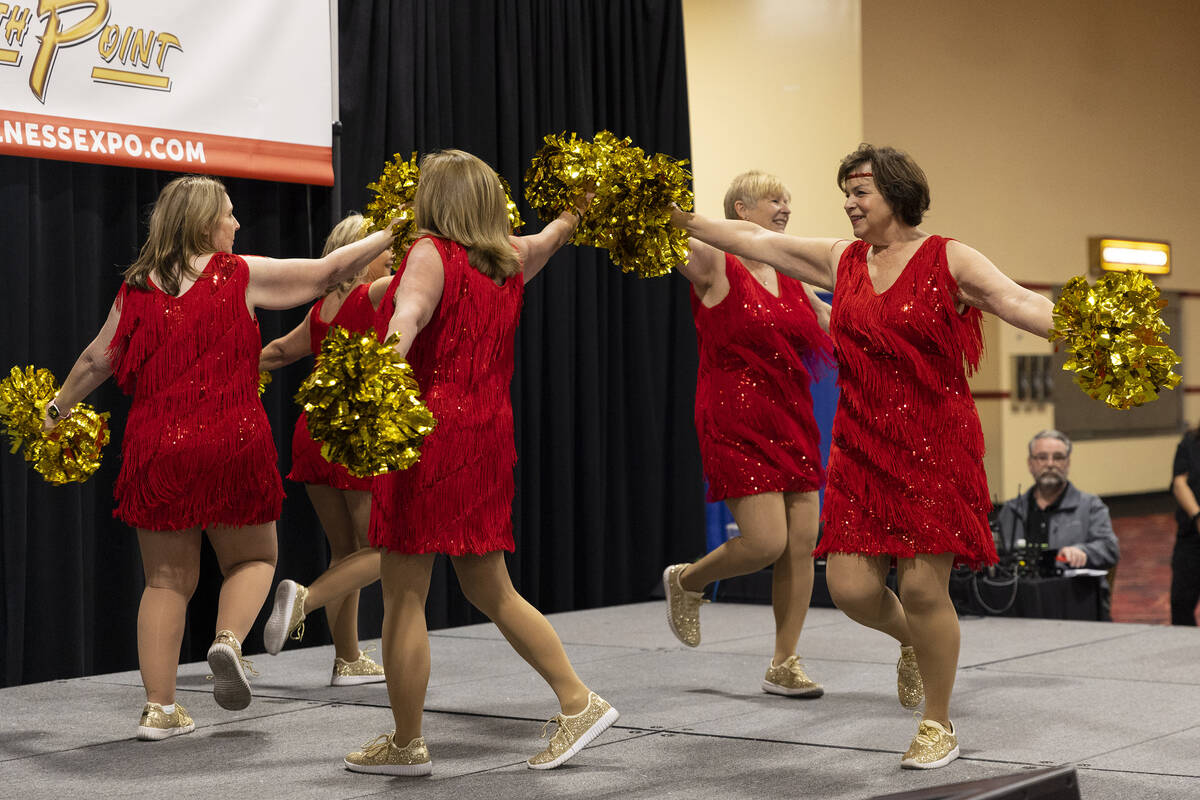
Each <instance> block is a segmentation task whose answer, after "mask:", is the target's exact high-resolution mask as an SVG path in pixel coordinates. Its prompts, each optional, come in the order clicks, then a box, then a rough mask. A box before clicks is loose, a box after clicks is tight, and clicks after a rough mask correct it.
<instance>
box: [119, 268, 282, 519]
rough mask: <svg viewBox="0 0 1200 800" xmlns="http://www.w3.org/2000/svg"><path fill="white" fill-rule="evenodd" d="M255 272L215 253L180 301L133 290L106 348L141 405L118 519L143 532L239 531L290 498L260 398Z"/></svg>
mask: <svg viewBox="0 0 1200 800" xmlns="http://www.w3.org/2000/svg"><path fill="white" fill-rule="evenodd" d="M249 278H250V270H249V267H247V266H246V262H245V261H243V260H242V259H241V258H240V257H238V256H235V255H231V254H229V253H216V254H214V255H213V256H212V257H211V258H210V259H209V261H208V264H207V265H205V267H204V270H203V272H202V273H201V275H200V277H199V278H198V279H197V280H196V282H195V284H193V285H192V286H191V288H189V289H188V290H187V291H186V292H184V293H183V294H182V295H181V296H179V297H172V296H171V295H168V294H166V293H165V292H163V291H161V290H159V289H158V288H150V289H137V288H134V287H132V286H130V285H128V284H124V285H122V286H121V290H120V292H118V293H117V300H116V305H117V309H118V310H119V311H120V313H121V319H120V322H119V324H118V326H117V331H116V334H115V335H114V336H113V340H112V343H111V344H110V345H109V351H108V355H109V359H110V362H111V364H112V369H113V374H114V376H115V377H116V380H117V385H118V386H120V387H121V390H122V391H124V392H125V393H126V394H128V395H131V396H132V398H133V403H132V406H131V407H130V409H129V420H128V422H126V424H125V435H124V438H123V439H122V441H121V472H120V474H119V475H118V476H117V483H116V486H115V488H114V490H113V493H114V495H115V496H116V500H117V506H116V509H115V510H114V511H113V516H115V517H118V518H119V519H121V520H124V521H125V522H126V523H128V524H130V525H133V526H134V527H137V528H143V529H146V530H158V531H165V530H183V529H186V528H192V527H209V526H212V525H226V526H231V527H240V526H243V525H259V524H263V523H267V522H273V521H274V520H276V519H278V518H279V511H280V505H281V503H282V502H283V486H282V482H281V481H280V479H279V469H278V467H277V465H276V457H275V442H274V439H273V437H272V435H271V426H270V425H269V424H268V422H267V415H266V412H265V411H264V410H263V405H262V402H261V401H260V400H259V398H258V356H259V353H260V352H261V351H262V342H261V339H260V338H259V330H258V321H257V320H255V319H254V317H252V316H251V315H250V312H249V310H248V309H247V308H246V286H247V284H248V282H249Z"/></svg>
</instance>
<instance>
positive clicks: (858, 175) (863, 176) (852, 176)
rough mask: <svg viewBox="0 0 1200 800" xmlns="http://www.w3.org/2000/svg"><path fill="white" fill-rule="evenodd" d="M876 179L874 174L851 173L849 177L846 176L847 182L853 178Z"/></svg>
mask: <svg viewBox="0 0 1200 800" xmlns="http://www.w3.org/2000/svg"><path fill="white" fill-rule="evenodd" d="M874 177H875V173H874V172H851V173H850V174H849V175H847V176H846V180H850V179H851V178H874Z"/></svg>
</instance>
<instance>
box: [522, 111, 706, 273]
mask: <svg viewBox="0 0 1200 800" xmlns="http://www.w3.org/2000/svg"><path fill="white" fill-rule="evenodd" d="M542 141H543V145H542V147H541V149H539V150H538V152H537V153H536V154H535V155H534V157H533V160H532V162H531V163H530V166H529V169H528V170H527V171H526V173H525V199H526V200H528V201H529V205H531V206H532V207H533V208H535V209H537V211H538V215H539V216H540V217H541V218H542V219H544V220H547V221H549V220H551V219H554V218H555V217H556V216H558V214H560V213H562V212H563V211H568V210H570V209H571V208H572V207H573V206H574V205H575V203H576V202H577V201H578V198H579V197H580V196H581V195H582V194H584V193H585V192H586V191H588V190H591V189H594V191H595V199H594V200H593V202H592V207H591V209H590V210H589V211H588V214H587V215H586V216H585V218H584V219H583V220H581V221H580V224H579V227H578V228H577V229H576V230H575V233H574V234H573V235H572V237H571V241H572V242H573V243H575V244H586V245H591V246H592V247H601V248H604V249H606V250H608V252H609V257H610V258H612V260H613V263H615V264H616V265H617V266H619V267H620V268H621V270H622V271H624V272H633V273H636V274H637V275H639V276H640V277H643V278H645V277H654V276H658V275H666V274H667V273H668V272H670V271H671V270H672V269H674V268H675V267H676V266H678V265H679V264H681V263H683V262H684V261H685V260H686V259H687V253H688V244H687V233H686V232H685V231H683V230H681V229H679V228H676V227H675V226H673V225H671V207H672V205H678V206H679V207H680V208H682V209H684V210H685V211H686V210H690V209H691V208H692V203H693V200H694V195H693V194H692V190H691V186H690V184H691V177H692V176H691V174H690V173H689V172H688V171H687V170H686V169H685V168H684V165H685V164H686V163H687V162H686V161H676V160H674V159H672V158H669V157H668V156H665V155H662V154H661V153H659V154H655V155H653V156H650V157H647V156H646V153H645V151H643V150H642V148H640V147H635V146H634V145H633V144H632V142H630V140H629V138H628V137H626V138H624V139H618V138H617V137H616V136H615V135H614V134H612V133H611V132H609V131H600V132H599V133H597V134H596V136H595V138H594V139H593V140H592V141H590V142H589V141H586V140H583V139H580V138H579V137H578V134H576V133H571V134H570V137H569V138H568V137H567V135H566V134H549V135H547V136H545V137H544V138H543V140H542Z"/></svg>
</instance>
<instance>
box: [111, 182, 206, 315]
mask: <svg viewBox="0 0 1200 800" xmlns="http://www.w3.org/2000/svg"><path fill="white" fill-rule="evenodd" d="M227 196H228V195H227V193H226V192H225V184H223V183H221V182H220V181H219V180H217V179H216V178H210V177H208V176H207V175H184V176H183V177H180V178H176V179H175V180H173V181H171V182H170V183H168V184H167V185H166V186H164V187H163V188H162V191H161V192H159V193H158V199H157V200H155V201H154V209H153V210H152V211H151V212H150V233H149V235H148V236H147V237H146V241H145V243H144V244H143V245H142V250H141V252H140V253H138V257H137V260H135V261H134V262H133V263H132V264H130V265H129V268H128V269H126V270H125V282H126V283H128V284H129V285H130V286H136V287H137V288H139V289H148V288H150V284H149V277H150V273H152V272H153V273H155V274H156V275H157V276H158V281H159V283H160V284H161V286H160V287H159V288H161V289H162V290H163V291H164V292H166V293H167V294H171V295H174V294H178V292H179V284H180V282H181V281H182V279H183V277H184V276H185V275H186V276H187V277H189V278H196V277H199V273H198V272H197V271H196V270H195V269H193V268H192V259H193V258H195V257H196V256H202V255H204V254H205V253H211V252H213V245H212V232H213V228H214V227H215V226H216V224H217V221H218V220H219V219H220V218H221V212H222V211H224V206H225V198H226V197H227Z"/></svg>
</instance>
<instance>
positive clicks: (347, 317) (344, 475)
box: [287, 283, 375, 492]
mask: <svg viewBox="0 0 1200 800" xmlns="http://www.w3.org/2000/svg"><path fill="white" fill-rule="evenodd" d="M369 290H370V286H369V285H368V284H365V283H364V284H361V285H359V286H356V287H354V288H353V289H352V290H351V291H350V293H349V294H348V295H346V299H345V300H343V301H342V306H341V308H339V309H338V311H337V313H336V314H334V316H333V319H332V320H330V321H329V322H324V321H322V320H321V307H322V306H323V305H324V304H325V298H324V297H322V298H321V299H320V300H318V301H317V302H315V303H313V307H312V308H311V309H310V310H309V312H308V330H309V333H310V347H311V349H312V352H313V353H319V352H321V342H323V341H324V340H325V334H326V333H328V332H329V328H330V326H331V325H340V326H341V327H343V328H346V329H347V330H351V331H357V332H366V331H368V330H371V328H372V327H373V326H374V325H375V308H374V307H373V306H372V305H371V297H370V294H369ZM287 477H288V480H292V481H296V482H298V483H317V484H324V485H326V486H332V487H333V488H335V489H343V490H346V489H350V490H354V491H360V492H369V491H371V479H370V478H356V477H355V476H353V475H351V474H350V473H349V472H348V471H347V470H346V468H345V467H343V466H342V465H341V464H335V463H333V462H331V461H327V460H326V459H325V457H324V456H323V455H321V443H320V442H317V441H314V440H313V438H312V435H311V434H310V433H309V432H308V416H307V415H306V414H305V413H304V412H303V411H301V412H300V418H299V419H297V420H296V428H295V430H294V431H293V432H292V471H291V472H289V473H288V476H287Z"/></svg>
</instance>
